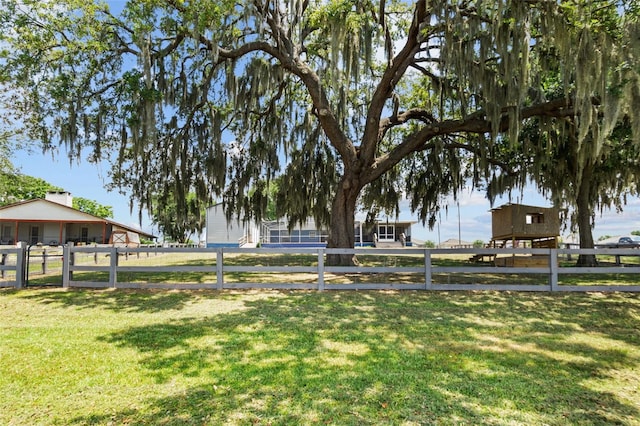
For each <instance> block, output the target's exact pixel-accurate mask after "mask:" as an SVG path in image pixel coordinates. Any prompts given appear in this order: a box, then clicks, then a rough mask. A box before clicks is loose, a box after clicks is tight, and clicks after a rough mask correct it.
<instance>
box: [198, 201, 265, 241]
mask: <svg viewBox="0 0 640 426" xmlns="http://www.w3.org/2000/svg"><path fill="white" fill-rule="evenodd" d="M252 231H253V232H255V226H251V225H247V226H243V224H241V223H238V222H236V221H235V220H232V221H231V222H227V219H226V217H225V215H224V211H223V210H222V205H221V204H216V205H215V206H211V207H209V208H207V246H209V247H210V246H215V245H237V244H238V243H239V241H240V240H241V239H243V237H245V238H246V239H247V240H251V239H255V237H254V236H250V234H252V233H253V232H252Z"/></svg>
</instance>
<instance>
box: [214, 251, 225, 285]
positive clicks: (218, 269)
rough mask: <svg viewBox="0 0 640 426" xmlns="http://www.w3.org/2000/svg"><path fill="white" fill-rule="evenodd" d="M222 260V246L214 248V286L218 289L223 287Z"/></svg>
mask: <svg viewBox="0 0 640 426" xmlns="http://www.w3.org/2000/svg"><path fill="white" fill-rule="evenodd" d="M223 262H224V256H223V252H222V247H218V249H216V286H217V289H218V290H222V289H223V288H224V274H223V269H222V263H223Z"/></svg>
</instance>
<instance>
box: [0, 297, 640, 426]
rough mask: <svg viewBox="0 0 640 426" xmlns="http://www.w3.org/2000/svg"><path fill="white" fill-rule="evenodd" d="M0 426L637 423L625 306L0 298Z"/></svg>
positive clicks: (639, 345) (634, 355)
mask: <svg viewBox="0 0 640 426" xmlns="http://www.w3.org/2000/svg"><path fill="white" fill-rule="evenodd" d="M0 311H1V312H2V317H1V319H0V342H2V344H0V359H1V361H2V362H0V392H1V394H2V395H3V397H2V398H1V399H0V424H16V425H22V424H40V425H49V424H60V425H62V424H65V425H66V424H72V425H85V424H100V425H102V424H104V425H107V424H135V425H147V424H148V425H156V424H170V425H186V424H211V425H218V424H232V425H233V424H238V425H241V424H242V425H243V424H259V425H267V424H274V425H280V424H316V423H317V424H347V425H349V424H353V425H360V424H406V425H422V424H504V425H507V424H589V425H596V424H603V425H605V424H622V425H636V424H640V423H639V422H638V420H637V419H638V418H640V334H639V333H638V330H639V329H640V297H639V296H638V295H629V294H616V293H613V294H546V293H527V294H520V293H491V292H485V293H468V292H453V293H446V292H444V293H424V292H401V293H396V292H362V291H360V292H324V293H319V292H315V291H313V292H276V291H260V292H258V291H253V292H229V291H224V292H205V291H196V292H193V291H125V290H117V291H113V290H67V291H65V290H61V289H37V290H22V291H14V290H4V291H0Z"/></svg>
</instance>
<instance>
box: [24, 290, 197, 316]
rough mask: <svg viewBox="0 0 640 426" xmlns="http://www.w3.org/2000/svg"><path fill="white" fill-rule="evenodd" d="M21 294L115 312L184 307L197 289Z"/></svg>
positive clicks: (58, 304) (28, 297)
mask: <svg viewBox="0 0 640 426" xmlns="http://www.w3.org/2000/svg"><path fill="white" fill-rule="evenodd" d="M20 296H21V297H22V298H25V299H30V300H35V301H37V302H38V303H42V304H46V305H57V306H64V307H74V308H82V309H92V308H100V309H107V310H110V311H114V312H123V313H124V312H147V313H154V312H163V311H167V310H178V309H182V308H183V307H184V306H185V304H186V303H188V302H189V301H191V300H193V298H194V295H193V292H183V291H167V290H135V291H129V290H122V289H118V290H114V289H100V290H96V289H36V290H33V291H30V290H26V291H24V290H21V293H20Z"/></svg>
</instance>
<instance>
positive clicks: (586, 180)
mask: <svg viewBox="0 0 640 426" xmlns="http://www.w3.org/2000/svg"><path fill="white" fill-rule="evenodd" d="M590 181H591V169H590V168H589V167H585V170H584V171H583V175H582V180H581V182H580V186H579V190H578V194H577V197H576V216H577V219H578V234H579V235H580V248H593V233H592V232H591V231H592V227H591V217H592V214H593V210H592V208H591V204H590V203H589V198H590V197H589V190H590ZM597 264H598V261H597V260H596V256H595V255H593V254H581V255H580V256H578V263H577V265H578V266H596V265H597Z"/></svg>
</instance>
